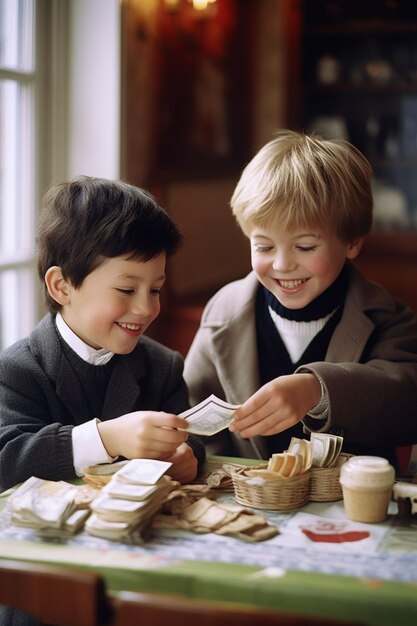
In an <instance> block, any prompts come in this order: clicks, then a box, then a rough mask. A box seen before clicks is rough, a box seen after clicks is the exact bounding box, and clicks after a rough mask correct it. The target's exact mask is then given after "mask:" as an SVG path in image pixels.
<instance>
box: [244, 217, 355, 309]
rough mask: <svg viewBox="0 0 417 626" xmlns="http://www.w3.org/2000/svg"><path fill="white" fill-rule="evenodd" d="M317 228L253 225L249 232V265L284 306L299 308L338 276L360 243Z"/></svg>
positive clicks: (313, 298) (305, 304) (310, 300)
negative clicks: (282, 227) (250, 260)
mask: <svg viewBox="0 0 417 626" xmlns="http://www.w3.org/2000/svg"><path fill="white" fill-rule="evenodd" d="M362 241H363V240H362V239H360V240H359V241H357V242H355V243H353V244H352V243H346V242H343V241H341V240H340V239H339V238H338V237H337V236H336V235H335V234H334V233H329V232H327V231H325V230H323V229H320V228H312V229H310V228H302V229H297V230H292V231H283V230H280V229H278V228H276V229H274V228H261V227H257V226H255V227H254V228H253V230H252V232H251V234H250V242H251V256H252V267H253V269H254V271H255V273H256V275H257V276H258V279H259V281H260V282H261V283H262V285H264V287H266V288H267V289H268V290H269V291H270V292H271V293H273V294H274V296H275V297H276V298H277V299H278V300H279V302H280V303H281V304H282V305H283V306H285V307H286V308H288V309H302V308H303V307H305V306H307V305H308V304H310V302H312V301H313V300H315V298H317V297H318V296H319V295H320V294H322V293H323V292H324V291H325V290H326V289H327V288H328V287H330V285H331V284H332V283H333V282H334V281H335V280H336V278H337V277H338V276H339V274H340V272H341V270H342V268H343V265H344V263H345V260H346V259H354V258H355V257H356V256H357V254H358V253H359V251H360V249H361V246H362Z"/></svg>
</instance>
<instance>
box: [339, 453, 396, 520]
mask: <svg viewBox="0 0 417 626" xmlns="http://www.w3.org/2000/svg"><path fill="white" fill-rule="evenodd" d="M394 480H395V470H394V468H393V467H392V465H390V464H389V462H388V461H387V459H384V458H382V457H379V456H354V457H351V458H350V459H349V461H347V463H345V464H344V465H342V467H341V469H340V484H341V485H342V489H343V500H344V506H345V514H346V517H347V518H348V519H350V520H352V521H355V522H370V523H374V522H383V521H384V520H385V519H386V518H387V515H388V507H389V503H390V500H391V496H392V488H393V486H394Z"/></svg>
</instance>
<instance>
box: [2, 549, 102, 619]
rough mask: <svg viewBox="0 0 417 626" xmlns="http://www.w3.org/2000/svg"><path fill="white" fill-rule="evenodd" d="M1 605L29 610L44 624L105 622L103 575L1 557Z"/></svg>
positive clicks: (30, 613)
mask: <svg viewBox="0 0 417 626" xmlns="http://www.w3.org/2000/svg"><path fill="white" fill-rule="evenodd" d="M0 605H3V606H6V607H9V608H13V609H20V610H23V611H26V613H28V614H29V615H30V616H31V617H34V618H36V619H38V620H40V622H41V623H42V624H53V625H54V626H99V625H101V624H103V623H105V611H106V604H105V589H104V584H103V581H102V579H101V577H100V576H99V575H98V574H95V573H94V572H89V571H85V570H77V569H74V568H71V567H67V566H66V567H61V566H55V565H49V564H40V563H27V562H24V561H12V560H0Z"/></svg>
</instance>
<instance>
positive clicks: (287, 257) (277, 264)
mask: <svg viewBox="0 0 417 626" xmlns="http://www.w3.org/2000/svg"><path fill="white" fill-rule="evenodd" d="M273 267H274V269H275V270H281V271H288V270H291V269H293V268H294V261H293V259H292V256H291V254H290V253H288V252H285V250H281V251H279V252H277V253H276V254H275V256H274V260H273Z"/></svg>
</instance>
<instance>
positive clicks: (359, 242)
mask: <svg viewBox="0 0 417 626" xmlns="http://www.w3.org/2000/svg"><path fill="white" fill-rule="evenodd" d="M364 241H365V237H359V239H356V240H355V241H351V242H350V243H349V244H348V246H347V251H346V258H347V259H356V257H357V256H358V254H359V252H360V251H361V249H362V246H363V242H364Z"/></svg>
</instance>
